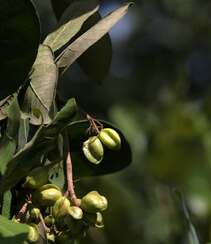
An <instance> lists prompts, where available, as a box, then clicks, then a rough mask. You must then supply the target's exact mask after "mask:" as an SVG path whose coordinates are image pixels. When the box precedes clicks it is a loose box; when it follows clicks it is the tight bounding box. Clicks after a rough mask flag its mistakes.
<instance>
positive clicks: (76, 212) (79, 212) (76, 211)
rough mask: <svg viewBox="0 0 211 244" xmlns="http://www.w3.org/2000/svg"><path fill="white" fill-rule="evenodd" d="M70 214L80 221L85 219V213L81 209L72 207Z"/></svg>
mask: <svg viewBox="0 0 211 244" xmlns="http://www.w3.org/2000/svg"><path fill="white" fill-rule="evenodd" d="M69 214H70V215H71V216H72V217H73V219H76V220H79V219H82V218H83V211H82V209H81V208H79V207H76V206H72V207H69Z"/></svg>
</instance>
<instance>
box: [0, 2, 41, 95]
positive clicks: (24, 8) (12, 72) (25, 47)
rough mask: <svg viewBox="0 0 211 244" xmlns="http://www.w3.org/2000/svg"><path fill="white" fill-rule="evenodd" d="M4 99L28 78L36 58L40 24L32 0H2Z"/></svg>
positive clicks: (1, 86) (0, 34) (0, 30)
mask: <svg viewBox="0 0 211 244" xmlns="http://www.w3.org/2000/svg"><path fill="white" fill-rule="evenodd" d="M0 22H1V25H0V53H1V60H0V67H1V68H0V69H1V70H0V71H1V83H0V99H1V98H4V97H6V96H8V95H10V94H11V93H13V92H14V91H15V90H17V89H18V87H19V86H20V85H21V84H22V83H23V82H24V80H25V79H26V76H27V74H28V73H29V70H30V69H31V66H32V64H33V63H34V60H35V58H36V54H37V49H38V45H39V42H40V24H39V19H38V16H37V13H36V10H35V8H34V6H33V4H32V3H31V1H29V0H22V1H19V0H10V1H3V0H1V4H0Z"/></svg>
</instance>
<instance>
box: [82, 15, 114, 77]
mask: <svg viewBox="0 0 211 244" xmlns="http://www.w3.org/2000/svg"><path fill="white" fill-rule="evenodd" d="M101 19H102V17H101V16H100V14H99V12H96V13H95V14H93V15H92V16H90V17H89V19H88V20H87V21H86V22H85V23H84V25H83V26H82V29H81V31H80V33H84V32H86V31H87V30H88V29H90V28H91V27H92V26H93V25H95V24H96V23H97V22H98V21H99V20H101ZM111 60H112V44H111V39H110V36H109V34H106V35H105V36H103V37H102V38H101V39H100V40H99V41H97V42H96V43H95V44H94V45H93V46H91V47H90V48H89V49H88V50H87V51H86V52H84V53H83V54H82V55H81V56H80V57H79V58H78V63H79V65H80V67H81V69H82V70H83V71H84V72H85V73H86V74H87V75H88V76H89V77H90V78H91V79H92V80H95V81H101V80H103V79H104V78H105V77H106V75H107V74H108V71H109V68H110V65H111Z"/></svg>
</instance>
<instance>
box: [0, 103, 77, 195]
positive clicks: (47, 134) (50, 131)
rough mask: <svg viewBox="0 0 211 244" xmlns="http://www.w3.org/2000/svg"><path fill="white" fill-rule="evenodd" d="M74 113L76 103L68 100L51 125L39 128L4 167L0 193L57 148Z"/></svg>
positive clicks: (72, 119) (38, 164)
mask: <svg viewBox="0 0 211 244" xmlns="http://www.w3.org/2000/svg"><path fill="white" fill-rule="evenodd" d="M76 112H77V106H76V102H75V100H74V99H70V100H68V102H67V103H66V105H65V106H64V107H63V108H62V109H61V110H60V111H59V112H58V113H57V115H56V117H55V119H54V120H53V121H52V123H51V124H49V125H48V126H44V125H43V126H40V127H39V129H38V130H37V132H36V133H35V135H34V136H33V138H32V139H31V140H30V141H29V142H28V143H27V144H26V145H25V146H24V148H23V149H21V150H20V151H18V152H17V153H16V154H15V155H14V156H13V158H12V159H11V160H10V161H9V162H8V163H7V164H6V165H5V167H4V169H5V170H4V174H3V175H2V178H1V180H0V193H2V192H4V191H6V190H8V189H10V188H11V187H12V186H14V185H15V184H16V183H18V182H19V181H20V180H21V179H22V178H23V177H25V176H26V175H27V174H28V173H29V172H30V171H31V170H32V169H33V168H35V167H38V166H40V164H41V159H42V157H43V156H44V155H45V154H46V153H48V152H50V151H52V150H53V149H54V148H55V146H57V139H58V135H59V134H60V133H61V132H62V130H63V129H64V128H65V127H66V126H68V124H70V123H71V122H72V121H74V117H75V115H76Z"/></svg>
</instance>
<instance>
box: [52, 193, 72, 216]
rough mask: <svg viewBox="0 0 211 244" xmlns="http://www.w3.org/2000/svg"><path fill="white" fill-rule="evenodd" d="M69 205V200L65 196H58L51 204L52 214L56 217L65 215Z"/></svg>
mask: <svg viewBox="0 0 211 244" xmlns="http://www.w3.org/2000/svg"><path fill="white" fill-rule="evenodd" d="M70 205H71V204H70V201H69V200H68V199H67V198H66V197H61V198H59V199H58V200H57V201H56V202H55V204H54V206H53V216H54V217H55V218H58V217H61V216H64V215H67V214H68V212H69V207H70Z"/></svg>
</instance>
